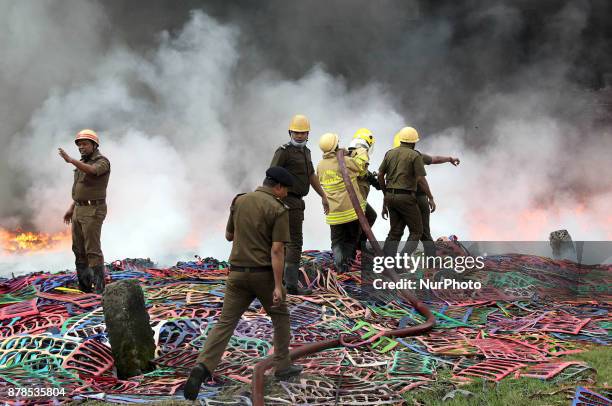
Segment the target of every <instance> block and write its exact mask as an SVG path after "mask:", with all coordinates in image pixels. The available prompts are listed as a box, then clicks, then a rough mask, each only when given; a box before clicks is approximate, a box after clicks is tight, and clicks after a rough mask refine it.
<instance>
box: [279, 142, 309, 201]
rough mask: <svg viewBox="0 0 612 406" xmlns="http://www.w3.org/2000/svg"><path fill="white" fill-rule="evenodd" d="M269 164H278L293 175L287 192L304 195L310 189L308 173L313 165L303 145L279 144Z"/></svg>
mask: <svg viewBox="0 0 612 406" xmlns="http://www.w3.org/2000/svg"><path fill="white" fill-rule="evenodd" d="M270 166H280V167H282V168H285V169H286V170H288V171H289V173H291V174H292V175H293V186H292V187H290V188H289V193H293V194H296V195H298V196H306V195H307V194H308V192H309V191H310V175H312V174H313V173H314V166H313V165H312V159H311V158H310V150H309V149H308V147H306V146H304V147H302V148H299V147H295V146H293V145H291V143H287V144H284V145H282V146H280V147H279V148H278V149H277V150H276V152H275V153H274V157H273V158H272V162H271V163H270Z"/></svg>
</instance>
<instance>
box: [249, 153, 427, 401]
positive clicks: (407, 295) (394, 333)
mask: <svg viewBox="0 0 612 406" xmlns="http://www.w3.org/2000/svg"><path fill="white" fill-rule="evenodd" d="M344 154H345V150H343V149H339V150H338V152H337V154H336V157H337V158H338V164H339V166H340V172H341V173H342V179H343V181H344V184H345V186H346V191H347V192H348V194H349V198H350V200H351V204H352V205H353V208H354V209H355V212H356V213H357V218H358V219H359V224H360V225H361V229H362V230H363V232H365V234H366V237H367V238H368V240H369V241H370V244H372V248H373V249H374V253H375V254H376V255H377V256H383V255H384V254H383V250H382V249H381V248H380V245H379V244H378V241H377V240H376V238H375V237H374V234H373V233H372V229H371V228H370V225H369V223H368V220H367V219H366V217H365V214H364V213H363V210H362V209H361V205H360V202H359V198H358V197H357V194H356V193H355V188H354V187H353V183H352V181H351V177H350V176H349V174H348V172H347V170H346V165H345V162H344ZM383 275H385V276H386V277H388V278H389V279H391V280H393V281H394V282H397V281H398V280H399V277H398V275H397V273H395V271H394V270H393V269H385V270H384V271H383ZM399 293H400V296H402V297H403V298H404V299H405V300H406V301H407V302H409V303H410V305H411V306H412V307H414V309H415V310H416V311H417V312H419V313H420V314H421V315H422V316H423V317H425V322H424V323H422V324H419V325H417V326H411V327H406V328H400V329H395V330H385V331H382V332H380V333H379V334H377V335H376V336H375V337H376V338H380V337H398V338H399V337H407V336H415V335H419V334H423V333H425V332H427V331H429V330H431V329H432V328H433V327H434V325H435V324H436V319H435V317H434V315H433V314H432V313H431V311H430V310H429V308H428V307H427V306H426V305H425V304H424V303H422V302H421V301H420V300H418V298H417V297H416V296H414V295H413V294H412V293H411V292H409V291H408V290H401V291H399ZM359 339H360V337H359V336H356V335H347V334H340V335H339V336H338V338H335V339H330V340H323V341H317V342H314V343H310V344H304V345H302V346H299V347H297V348H294V349H292V350H290V351H289V356H290V357H291V360H292V361H294V360H296V359H298V358H301V357H303V356H305V355H310V354H313V353H315V352H319V351H323V350H326V349H328V348H333V347H338V346H340V345H342V346H348V347H355V346H359V345H363V344H366V343H367V342H364V341H361V342H359V341H358V340H359ZM367 341H370V340H367ZM271 366H272V357H267V358H265V359H264V360H262V361H260V362H258V363H257V364H255V369H254V370H253V382H252V384H251V387H252V392H253V393H252V395H253V399H252V400H253V406H263V405H264V377H265V372H266V370H267V369H268V368H270V367H271Z"/></svg>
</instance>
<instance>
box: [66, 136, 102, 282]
mask: <svg viewBox="0 0 612 406" xmlns="http://www.w3.org/2000/svg"><path fill="white" fill-rule="evenodd" d="M74 142H75V144H76V145H77V147H78V148H79V152H80V154H81V160H77V159H74V158H72V157H70V156H69V155H68V154H67V153H66V151H64V150H63V149H62V148H58V150H59V155H60V157H62V159H64V161H66V162H67V163H69V164H72V165H74V166H75V170H74V183H73V185H72V204H71V205H70V207H69V208H68V211H67V212H66V214H64V223H66V224H70V223H72V251H73V252H74V256H75V265H76V271H77V277H78V280H79V289H81V291H83V292H85V293H90V292H91V291H92V284H93V285H94V287H95V292H96V293H97V294H102V292H104V285H105V282H104V255H103V254H102V247H101V244H100V236H101V233H102V223H103V222H104V219H105V218H106V187H107V185H108V178H109V176H110V161H109V160H108V158H106V157H105V156H103V155H102V154H101V153H100V151H99V149H98V147H99V146H100V140H99V138H98V135H97V134H96V132H95V131H93V130H88V129H86V130H81V131H79V133H78V134H77V136H76V139H75V140H74Z"/></svg>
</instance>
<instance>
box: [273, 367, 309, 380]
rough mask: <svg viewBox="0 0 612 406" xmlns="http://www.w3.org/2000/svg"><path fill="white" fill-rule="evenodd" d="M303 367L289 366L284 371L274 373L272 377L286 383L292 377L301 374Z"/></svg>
mask: <svg viewBox="0 0 612 406" xmlns="http://www.w3.org/2000/svg"><path fill="white" fill-rule="evenodd" d="M302 369H303V367H302V366H301V365H295V364H291V365H289V366H288V367H287V368H285V369H281V370H280V371H276V372H274V377H275V378H276V379H278V380H279V381H286V380H288V379H290V378H293V377H294V376H298V375H299V374H301V373H302Z"/></svg>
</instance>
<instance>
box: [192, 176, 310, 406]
mask: <svg viewBox="0 0 612 406" xmlns="http://www.w3.org/2000/svg"><path fill="white" fill-rule="evenodd" d="M293 184H294V181H293V177H292V176H291V174H290V173H289V172H288V171H287V170H285V169H283V168H280V167H271V168H270V169H268V170H267V171H266V178H265V180H264V183H263V186H262V187H258V188H257V190H255V191H254V192H251V193H247V194H243V195H238V196H236V197H235V198H234V201H233V202H232V206H231V209H230V216H229V220H228V222H227V227H226V230H225V238H226V239H227V240H228V241H232V242H233V244H232V252H231V254H230V273H229V276H228V278H227V282H226V284H225V296H224V299H223V310H222V311H221V316H220V319H219V321H218V322H217V323H216V324H215V326H214V327H213V329H212V330H211V332H210V334H209V335H208V338H207V340H206V343H205V344H204V348H203V349H202V351H201V352H200V355H199V356H198V360H197V364H196V366H195V367H194V368H193V369H192V370H191V373H190V375H189V378H188V379H187V383H186V385H185V389H184V394H185V398H186V399H190V400H194V399H196V398H197V396H198V392H199V391H200V386H201V385H202V382H203V381H205V380H206V379H208V378H209V377H210V375H211V373H212V371H214V369H215V368H216V367H217V365H218V364H219V361H220V360H221V356H222V355H223V352H224V351H225V348H226V346H227V343H228V341H229V339H230V337H231V336H232V334H233V332H234V329H235V328H236V325H237V324H238V321H239V320H240V317H241V316H242V314H243V313H244V312H245V311H246V310H247V309H248V307H249V305H250V304H251V302H252V301H253V299H255V298H257V299H259V301H260V302H261V305H262V306H263V307H264V309H265V310H266V313H268V315H269V316H270V318H271V319H272V324H273V326H274V363H275V367H276V372H275V376H276V377H277V378H278V379H282V380H285V379H288V378H290V377H292V376H295V375H299V374H300V372H301V371H302V367H300V366H298V365H293V364H291V359H290V357H289V340H290V339H291V331H290V326H289V311H288V309H287V305H286V303H285V291H284V288H283V265H284V260H285V258H284V250H285V243H286V242H288V241H289V239H290V236H289V210H288V208H287V207H286V206H285V205H284V204H283V202H282V200H281V199H282V198H284V197H285V196H287V190H288V188H289V187H291V186H292V185H293Z"/></svg>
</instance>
